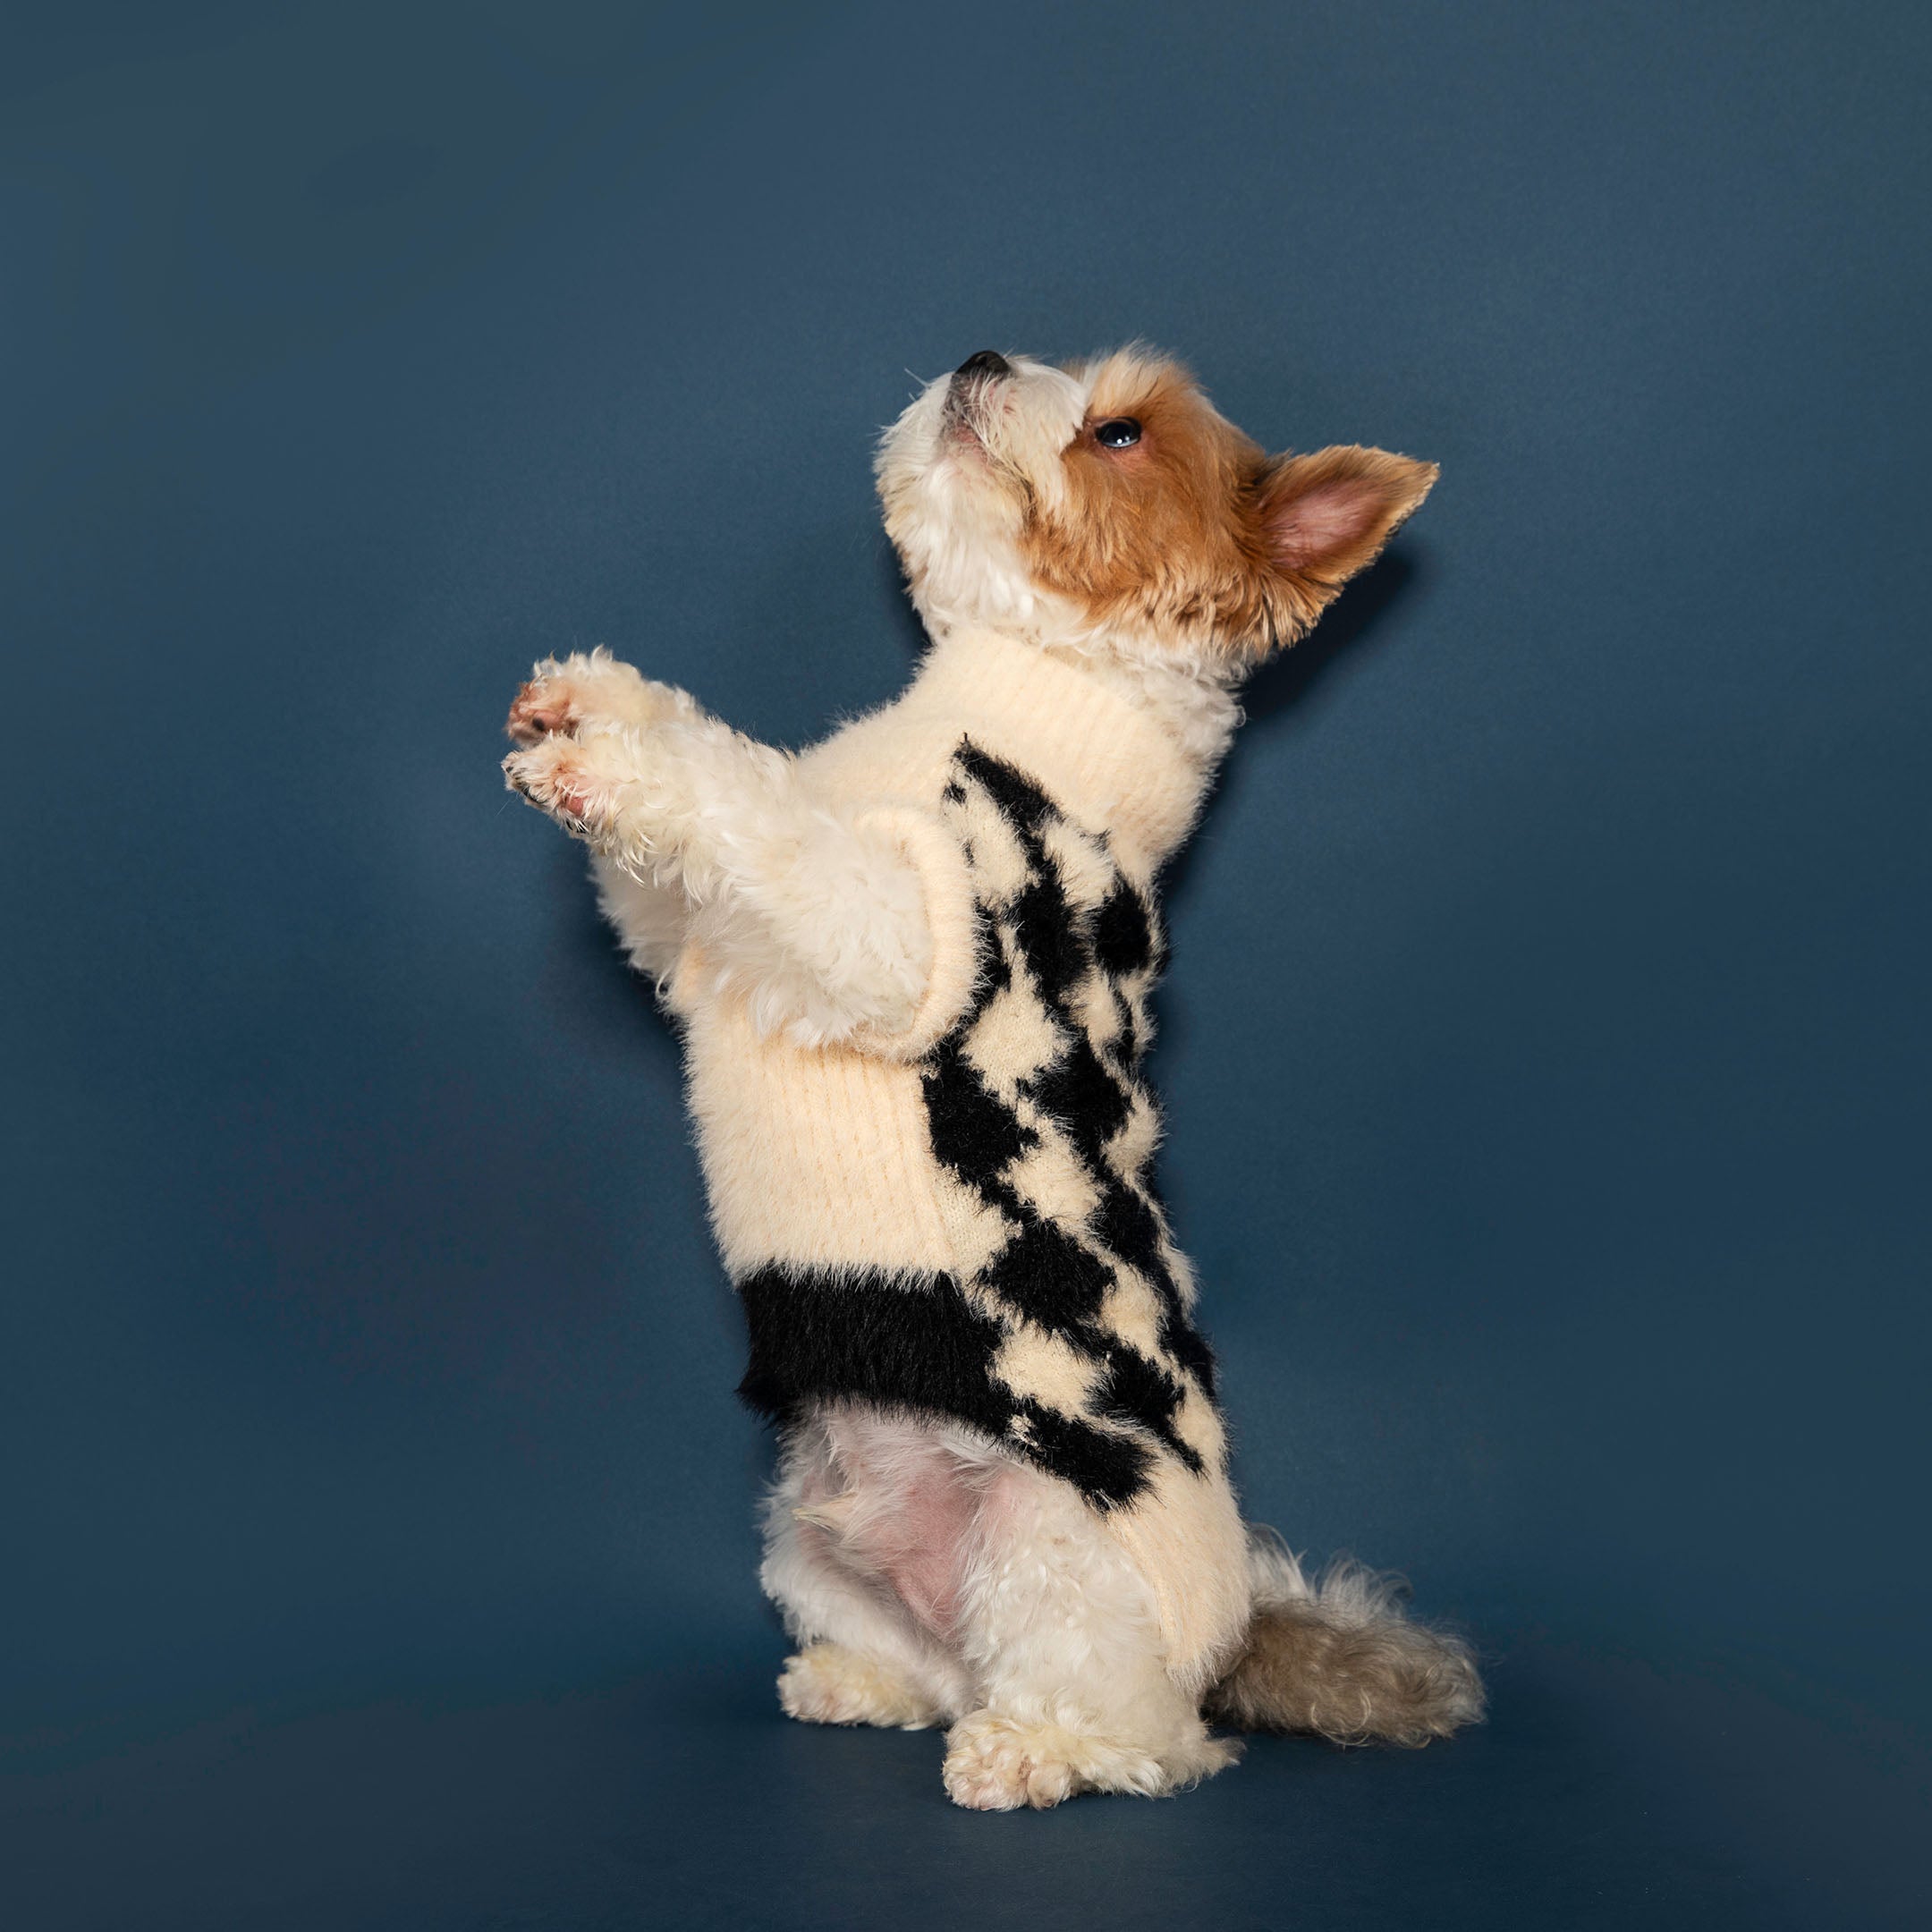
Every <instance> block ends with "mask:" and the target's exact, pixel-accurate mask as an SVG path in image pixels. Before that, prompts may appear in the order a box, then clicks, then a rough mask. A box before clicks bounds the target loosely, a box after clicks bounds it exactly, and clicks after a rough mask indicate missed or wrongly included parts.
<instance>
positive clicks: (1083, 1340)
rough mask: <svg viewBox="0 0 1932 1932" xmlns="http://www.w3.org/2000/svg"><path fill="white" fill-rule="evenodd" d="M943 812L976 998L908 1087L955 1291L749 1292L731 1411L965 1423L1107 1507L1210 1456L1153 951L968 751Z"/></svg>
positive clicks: (1053, 810)
mask: <svg viewBox="0 0 1932 1932" xmlns="http://www.w3.org/2000/svg"><path fill="white" fill-rule="evenodd" d="M942 809H943V810H944V812H945V818H946V820H947V823H948V825H949V826H950V827H951V829H952V830H953V832H954V834H955V835H956V836H957V837H958V839H959V841H960V844H961V847H962V851H963V852H964V853H965V855H966V859H967V863H968V866H969V868H970V873H971V877H972V881H973V888H974V897H975V901H976V903H977V906H978V909H979V953H980V961H979V976H978V980H977V984H976V987H975V990H974V994H973V997H972V1000H971V1002H970V1005H969V1007H968V1010H967V1011H966V1013H964V1014H963V1015H962V1017H961V1019H960V1020H959V1021H958V1022H957V1024H956V1025H955V1026H954V1027H953V1030H952V1031H951V1032H950V1033H949V1034H948V1035H947V1037H946V1038H945V1039H944V1040H943V1041H942V1042H941V1043H940V1044H939V1045H938V1046H937V1047H936V1048H935V1049H934V1050H933V1052H932V1054H931V1055H930V1056H929V1057H928V1060H927V1062H926V1063H925V1065H924V1066H923V1068H922V1070H921V1085H922V1089H923V1092H924V1097H925V1103H926V1113H927V1119H928V1127H929V1131H930V1134H931V1141H932V1149H933V1153H934V1155H935V1157H936V1160H937V1162H938V1164H939V1166H940V1169H941V1171H942V1173H943V1174H944V1175H945V1177H946V1178H945V1183H944V1184H945V1186H946V1187H947V1188H948V1189H949V1190H950V1191H951V1192H952V1194H953V1199H951V1201H950V1203H949V1208H950V1212H949V1219H950V1221H951V1223H952V1224H953V1227H954V1230H955V1233H956V1234H957V1236H958V1242H957V1245H958V1246H959V1248H960V1250H961V1251H962V1272H961V1273H960V1275H957V1276H946V1277H943V1278H941V1279H940V1280H938V1281H936V1282H935V1283H933V1284H930V1286H929V1287H922V1288H919V1289H913V1290H909V1289H908V1288H907V1287H906V1286H905V1285H904V1284H903V1283H894V1284H885V1283H884V1282H880V1283H869V1282H867V1281H865V1280H863V1279H860V1280H854V1279H853V1278H852V1276H851V1275H844V1276H843V1277H841V1278H840V1279H839V1280H836V1281H833V1280H829V1279H826V1280H818V1281H812V1280H806V1279H801V1277H800V1276H799V1275H797V1274H796V1273H795V1272H793V1271H787V1270H784V1269H782V1268H777V1267H770V1268H765V1269H761V1270H759V1271H758V1274H756V1275H753V1276H752V1277H751V1278H750V1279H749V1280H747V1281H745V1282H742V1283H741V1284H740V1290H741V1294H742V1295H743V1298H744V1300H745V1303H746V1307H747V1310H748V1313H749V1315H750V1322H751V1330H752V1360H751V1368H750V1373H749V1374H748V1375H747V1377H746V1378H745V1383H744V1385H743V1388H742V1390H741V1393H742V1394H744V1395H745V1397H746V1399H747V1400H748V1401H750V1402H752V1404H753V1405H754V1406H755V1407H758V1408H759V1409H761V1410H764V1411H767V1413H772V1414H775V1415H778V1416H781V1417H782V1416H784V1415H785V1414H787V1413H788V1412H790V1411H792V1410H793V1409H794V1408H795V1407H796V1406H797V1404H798V1402H800V1401H801V1399H803V1398H805V1397H807V1396H811V1395H828V1394H835V1395H854V1396H861V1397H864V1398H866V1399H868V1400H870V1401H874V1402H883V1403H887V1404H890V1405H894V1406H899V1407H902V1408H906V1409H911V1410H914V1411H927V1412H936V1413H939V1414H943V1415H946V1416H949V1417H952V1418H954V1419H959V1420H962V1421H966V1422H970V1423H971V1424H973V1425H975V1426H976V1427H979V1428H983V1429H985V1430H987V1432H988V1433H990V1434H994V1435H997V1436H1001V1437H1002V1438H1003V1439H1004V1440H1006V1441H1007V1442H1009V1443H1010V1444H1012V1445H1013V1446H1014V1447H1015V1448H1016V1449H1017V1450H1019V1451H1020V1452H1021V1453H1023V1454H1024V1455H1026V1456H1027V1457H1028V1458H1029V1459H1030V1461H1032V1462H1036V1463H1037V1464H1038V1465H1039V1466H1040V1467H1042V1468H1044V1469H1046V1470H1049V1471H1051V1472H1052V1473H1053V1474H1055V1475H1056V1476H1060V1477H1062V1478H1063V1479H1066V1480H1067V1481H1070V1482H1072V1483H1073V1484H1074V1485H1075V1486H1076V1487H1078V1488H1080V1491H1081V1492H1082V1493H1083V1494H1084V1495H1085V1496H1087V1498H1088V1499H1089V1501H1090V1502H1091V1503H1092V1504H1095V1505H1096V1506H1097V1507H1098V1508H1101V1509H1109V1508H1113V1507H1116V1506H1119V1505H1122V1504H1130V1503H1131V1502H1133V1501H1134V1500H1135V1499H1136V1498H1138V1497H1139V1496H1141V1495H1143V1494H1144V1493H1145V1492H1146V1490H1147V1489H1148V1487H1149V1486H1150V1484H1151V1482H1152V1481H1153V1479H1154V1474H1155V1470H1156V1465H1157V1461H1158V1459H1160V1458H1163V1457H1166V1458H1171V1459H1172V1460H1174V1462H1179V1463H1180V1464H1181V1465H1182V1467H1184V1468H1186V1469H1188V1470H1191V1471H1192V1472H1194V1473H1195V1474H1200V1473H1202V1472H1203V1470H1204V1466H1205V1465H1204V1457H1203V1448H1202V1445H1207V1450H1208V1454H1209V1455H1211V1456H1213V1457H1215V1458H1216V1459H1217V1458H1218V1456H1219V1453H1220V1450H1219V1444H1220V1440H1221V1436H1220V1431H1219V1428H1218V1426H1217V1425H1213V1426H1209V1427H1205V1428H1204V1427H1199V1426H1198V1425H1199V1424H1200V1423H1202V1422H1204V1421H1207V1420H1208V1419H1209V1418H1211V1414H1212V1404H1213V1400H1214V1365H1213V1358H1212V1357H1211V1355H1210V1354H1209V1352H1208V1346H1207V1344H1206V1343H1204V1342H1203V1341H1202V1340H1201V1338H1200V1336H1199V1334H1198V1333H1197V1332H1196V1331H1195V1329H1194V1326H1193V1325H1192V1323H1191V1320H1190V1319H1189V1312H1188V1311H1189V1305H1190V1303H1191V1300H1192V1288H1191V1281H1190V1278H1189V1276H1188V1274H1187V1271H1186V1263H1185V1261H1184V1260H1183V1259H1182V1256H1181V1255H1180V1253H1179V1251H1178V1250H1176V1249H1175V1247H1174V1243H1173V1241H1172V1239H1171V1238H1170V1236H1169V1233H1168V1230H1167V1225H1166V1220H1165V1216H1164V1214H1163V1213H1162V1210H1161V1208H1160V1206H1159V1203H1158V1202H1157V1199H1156V1198H1155V1195H1154V1191H1153V1186H1152V1178H1151V1169H1152V1159H1153V1153H1154V1147H1155V1141H1156V1138H1157V1114H1156V1111H1155V1107H1154V1104H1153V1101H1152V1099H1151V1097H1150V1096H1149V1095H1148V1092H1147V1090H1146V1089H1145V1088H1144V1087H1143V1086H1142V1085H1141V1083H1140V1074H1139V1069H1140V1061H1141V1057H1142V1055H1143V1053H1144V1051H1145V1048H1146V1045H1147V1040H1148V998H1149V996H1150V994H1151V992H1152V989H1153V987H1154V983H1155V981H1156V979H1157V978H1158V976H1159V973H1160V970H1161V967H1162V964H1163V962H1164V949H1163V945H1162V941H1161V938H1160V935H1159V932H1158V929H1157V924H1156V921H1155V916H1154V911H1153V908H1152V906H1151V905H1150V904H1149V902H1148V898H1147V896H1146V894H1144V893H1143V892H1142V891H1141V890H1140V888H1139V887H1137V886H1136V885H1134V883H1133V882H1132V881H1131V879H1130V878H1128V877H1127V876H1126V875H1125V873H1124V872H1123V870H1122V869H1121V867H1120V865H1119V864H1118V862H1117V861H1116V860H1115V859H1114V855H1113V853H1112V852H1111V851H1110V850H1109V847H1108V843H1107V841H1106V837H1105V835H1101V834H1097V833H1093V832H1089V831H1088V830H1086V829H1085V828H1083V827H1081V826H1078V825H1076V824H1075V823H1074V822H1073V821H1072V819H1070V818H1068V817H1067V816H1066V815H1065V814H1064V813H1063V812H1062V811H1061V810H1060V809H1059V808H1058V807H1057V806H1056V805H1055V803H1054V801H1053V800H1052V799H1051V798H1050V797H1049V796H1048V795H1047V792H1045V791H1044V790H1043V789H1042V788H1041V787H1040V786H1039V785H1038V784H1036V783H1035V782H1034V781H1033V780H1032V779H1031V778H1030V777H1029V776H1028V775H1025V774H1024V773H1022V772H1021V771H1020V770H1018V769H1016V768H1015V767H1013V766H1012V765H1010V764H1008V763H1006V762H1004V760H1002V759H1000V758H995V757H993V756H992V755H990V754H989V753H987V752H986V751H984V750H980V749H979V748H978V747H977V746H975V745H974V744H973V743H972V742H971V741H970V740H968V741H963V742H962V744H961V746H960V748H959V750H958V751H957V753H956V754H955V755H954V758H953V765H952V771H951V775H950V782H949V783H948V784H947V785H946V787H945V793H944V798H943V806H942ZM1191 1425H1195V1426H1191ZM1190 1436H1194V1437H1195V1438H1196V1440H1193V1441H1191V1440H1190Z"/></svg>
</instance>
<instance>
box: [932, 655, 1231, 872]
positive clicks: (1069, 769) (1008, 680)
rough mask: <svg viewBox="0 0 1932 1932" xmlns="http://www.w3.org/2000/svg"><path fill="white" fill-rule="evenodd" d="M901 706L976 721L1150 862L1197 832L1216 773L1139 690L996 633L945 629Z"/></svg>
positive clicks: (987, 744)
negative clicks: (1134, 694)
mask: <svg viewBox="0 0 1932 1932" xmlns="http://www.w3.org/2000/svg"><path fill="white" fill-rule="evenodd" d="M898 708H901V709H902V710H906V711H913V712H918V713H921V714H928V715H938V716H945V717H946V718H949V719H958V720H962V721H967V723H966V728H967V729H968V731H969V732H970V733H972V734H973V735H974V736H975V738H976V739H979V740H980V741H982V742H983V747H984V749H985V750H988V751H991V752H994V753H996V755H998V756H1000V757H1003V758H1010V759H1011V760H1012V761H1013V763H1014V764H1016V765H1019V766H1020V767H1022V768H1023V769H1025V770H1026V771H1029V772H1030V773H1031V774H1032V775H1034V776H1036V777H1037V778H1038V779H1039V780H1040V781H1041V782H1042V783H1043V784H1045V785H1046V786H1047V790H1048V791H1049V792H1052V793H1053V795H1054V799H1055V802H1056V803H1057V804H1059V805H1060V806H1061V807H1062V808H1063V809H1065V810H1066V811H1068V812H1070V813H1071V814H1072V816H1073V817H1074V818H1077V819H1079V820H1081V821H1082V822H1084V823H1086V824H1088V825H1089V826H1095V827H1101V826H1105V827H1106V831H1107V833H1108V835H1109V836H1110V838H1111V839H1112V840H1113V841H1114V843H1115V844H1116V845H1121V844H1124V845H1125V846H1126V847H1127V848H1128V849H1129V852H1131V854H1132V855H1133V856H1136V857H1138V858H1139V859H1140V860H1141V861H1142V862H1143V864H1144V865H1145V866H1146V868H1147V869H1148V870H1151V869H1153V868H1155V867H1157V866H1158V865H1159V864H1160V862H1161V861H1162V860H1164V859H1165V858H1166V857H1167V855H1168V854H1169V853H1170V852H1173V851H1174V848H1175V847H1176V846H1177V845H1179V844H1180V843H1181V841H1182V839H1183V838H1185V837H1186V836H1187V832H1188V827H1189V826H1191V825H1192V824H1193V822H1194V816H1195V814H1196V813H1197V812H1198V811H1199V809H1200V803H1201V800H1202V798H1203V797H1204V796H1205V794H1206V792H1207V790H1208V778H1209V776H1210V774H1209V773H1208V772H1207V771H1204V770H1203V769H1201V767H1199V765H1197V764H1195V763H1194V762H1193V761H1192V760H1191V759H1190V758H1188V757H1187V756H1186V755H1185V753H1183V752H1182V750H1181V747H1180V746H1179V744H1178V743H1176V741H1175V740H1174V737H1173V735H1172V734H1171V733H1169V732H1168V731H1167V730H1165V728H1164V727H1163V726H1162V724H1160V723H1159V721H1158V720H1157V719H1156V718H1154V717H1153V716H1149V715H1148V713H1147V712H1146V711H1144V710H1142V709H1141V708H1140V707H1139V706H1138V705H1136V704H1135V703H1134V702H1133V701H1132V700H1131V699H1129V698H1128V697H1126V696H1125V695H1123V693H1122V692H1120V691H1116V690H1114V689H1113V688H1112V687H1111V686H1110V685H1108V684H1106V682H1103V681H1102V680H1101V679H1100V678H1098V677H1097V676H1096V675H1094V674H1093V673H1091V672H1089V671H1083V670H1081V669H1080V667H1079V666H1078V665H1072V664H1067V663H1065V662H1063V660H1061V659H1060V658H1057V657H1048V656H1047V654H1046V652H1045V651H1043V650H1041V649H1040V648H1039V647H1038V645H1034V644H1024V643H1021V642H1018V641H1017V640H1014V639H1013V638H1008V637H1003V636H1001V635H1000V634H999V633H998V632H997V631H979V630H958V631H952V632H950V633H949V634H948V635H947V636H945V638H943V639H941V640H939V641H938V642H937V643H936V644H935V645H934V646H933V647H932V648H931V650H930V651H929V652H928V654H927V657H926V661H925V663H924V664H923V665H921V666H920V667H919V675H918V676H917V677H916V678H915V679H914V680H913V682H912V684H911V688H910V689H909V690H908V691H906V693H905V696H904V698H903V699H902V700H901V703H900V706H899V707H898Z"/></svg>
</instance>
